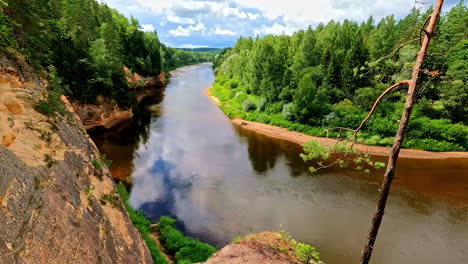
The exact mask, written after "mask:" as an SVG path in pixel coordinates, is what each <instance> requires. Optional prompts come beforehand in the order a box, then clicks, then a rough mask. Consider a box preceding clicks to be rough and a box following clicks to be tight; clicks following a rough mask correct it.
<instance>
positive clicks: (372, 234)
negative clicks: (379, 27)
mask: <svg viewBox="0 0 468 264" xmlns="http://www.w3.org/2000/svg"><path fill="white" fill-rule="evenodd" d="M443 3H444V1H443V0H438V1H437V3H436V5H435V8H434V11H433V12H432V14H431V15H430V16H429V17H428V18H427V19H426V21H425V23H424V25H423V27H422V28H421V33H422V37H420V44H421V48H420V50H419V52H418V56H417V58H416V64H415V65H414V67H413V73H412V77H411V80H406V81H401V82H398V83H396V84H394V85H392V86H391V87H389V88H388V89H387V90H385V91H384V92H383V93H382V95H381V96H380V97H379V98H378V99H377V100H376V101H375V103H374V106H373V107H372V110H371V111H370V112H369V115H368V116H367V117H366V118H365V119H364V120H363V122H362V123H361V125H360V126H359V127H358V128H357V129H355V130H353V131H354V132H356V133H357V132H358V131H359V130H361V129H362V127H363V126H364V124H365V123H366V122H367V120H369V118H370V117H371V116H372V113H373V112H374V110H375V108H376V107H377V105H378V104H379V102H380V100H381V99H382V97H383V96H385V95H386V94H387V93H389V92H390V91H391V90H393V89H395V88H396V87H398V86H400V85H408V94H407V96H406V102H405V106H404V109H403V114H402V117H401V120H400V125H399V127H398V131H397V133H396V136H395V139H394V141H393V147H392V150H391V154H390V156H389V158H388V164H387V169H386V171H385V174H384V179H383V182H382V186H381V187H380V197H379V202H378V204H377V209H376V211H375V214H374V217H373V218H372V224H371V228H370V230H369V234H368V235H367V240H366V244H365V246H364V250H363V251H362V256H361V263H362V264H367V263H369V260H370V258H371V255H372V250H373V248H374V243H375V240H376V238H377V233H378V232H379V227H380V224H381V222H382V218H383V215H384V213H385V206H386V204H387V199H388V195H389V193H390V186H391V184H392V181H393V179H394V175H395V166H396V163H397V160H398V155H399V153H400V148H401V144H402V143H403V139H404V137H405V133H406V128H407V127H408V121H409V119H410V116H411V110H412V109H413V105H414V102H415V99H416V87H417V84H418V80H419V74H420V72H421V66H422V64H423V63H424V59H425V57H426V53H427V49H428V47H429V42H430V41H431V38H432V37H433V36H434V30H435V26H436V22H437V19H438V18H439V15H440V12H441V9H442V5H443Z"/></svg>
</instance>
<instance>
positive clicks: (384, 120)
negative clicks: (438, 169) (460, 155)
mask: <svg viewBox="0 0 468 264" xmlns="http://www.w3.org/2000/svg"><path fill="white" fill-rule="evenodd" d="M431 12H432V10H427V11H424V12H423V11H421V10H420V9H412V10H411V12H410V13H409V14H408V15H407V16H406V17H405V18H403V19H401V20H399V21H398V20H396V19H395V17H394V16H393V15H391V16H387V17H385V18H383V19H382V20H380V21H378V22H376V21H374V19H373V18H372V17H370V18H369V19H368V20H367V21H365V22H363V23H357V22H354V21H350V20H344V21H343V22H336V21H330V22H329V23H327V24H326V25H325V24H320V25H318V26H317V27H316V28H312V27H309V28H308V29H307V30H300V31H298V32H296V33H294V34H293V35H292V36H286V35H280V36H273V35H268V36H265V37H263V38H259V37H257V38H255V39H253V38H251V37H247V38H239V39H238V41H237V43H236V44H235V45H234V46H233V47H232V48H230V49H226V50H225V51H224V52H223V53H222V54H221V55H220V56H218V57H217V59H216V61H215V63H214V68H215V71H216V73H217V78H216V82H215V84H214V87H213V93H214V94H215V95H217V96H218V97H220V99H221V100H222V101H223V105H222V108H223V110H224V111H225V112H227V113H228V114H229V115H231V116H238V117H241V118H244V119H247V120H253V121H259V122H264V123H270V124H273V125H280V126H283V127H287V128H289V129H291V130H297V131H300V132H306V133H308V134H311V135H316V136H325V135H326V134H327V131H326V128H331V127H348V128H356V127H357V126H358V125H359V123H360V122H361V121H362V120H363V119H364V117H365V116H366V114H367V112H368V111H369V110H370V109H371V107H372V105H373V103H374V101H375V99H376V98H377V97H378V96H379V95H380V94H381V93H382V92H383V91H384V90H385V89H386V88H388V87H389V86H390V85H391V84H393V83H396V82H398V81H401V80H406V79H409V77H410V75H411V70H412V67H413V65H414V61H415V57H416V55H417V51H418V50H419V45H420V44H419V35H420V34H421V32H420V28H421V27H422V26H423V24H424V21H425V19H426V18H427V17H428V15H429V14H430V13H431ZM467 27H468V8H467V7H466V5H465V4H464V2H463V1H461V2H460V3H458V4H457V5H456V6H455V7H453V8H452V9H451V10H450V11H448V12H446V13H444V14H443V15H442V17H441V19H440V20H439V22H438V25H437V34H436V35H435V36H434V39H433V42H432V44H431V47H430V49H429V52H428V57H427V59H426V61H425V63H424V65H423V68H422V69H423V72H422V73H421V74H422V76H421V81H420V83H419V89H418V104H417V105H416V107H415V109H414V112H413V117H412V120H411V121H410V125H409V131H408V134H407V138H406V140H405V143H404V146H405V147H408V148H420V149H426V150H435V151H448V150H458V151H465V150H467V149H468V127H467V125H468V118H467V116H468V31H467V30H466V29H467ZM402 44H405V45H402ZM405 95H406V89H403V88H400V89H398V90H396V91H394V92H392V93H391V94H389V95H387V97H385V99H384V101H383V102H382V103H381V104H380V105H379V106H378V108H377V110H376V112H375V113H374V115H373V117H372V118H371V120H369V122H368V123H367V124H366V126H365V128H364V130H363V132H362V133H361V134H362V137H361V138H362V139H363V140H364V143H367V144H371V145H383V146H389V145H391V143H392V142H393V136H394V133H395V131H396V129H397V127H398V120H399V118H400V117H401V111H402V108H403V105H404V98H405ZM330 133H332V132H330ZM332 134H333V133H332Z"/></svg>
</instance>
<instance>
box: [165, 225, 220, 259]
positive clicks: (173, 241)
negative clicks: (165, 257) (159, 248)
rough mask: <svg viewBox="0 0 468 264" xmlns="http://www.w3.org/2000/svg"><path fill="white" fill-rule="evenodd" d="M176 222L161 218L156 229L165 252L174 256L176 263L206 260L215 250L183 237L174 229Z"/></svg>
mask: <svg viewBox="0 0 468 264" xmlns="http://www.w3.org/2000/svg"><path fill="white" fill-rule="evenodd" d="M175 223H176V221H175V220H174V219H171V218H170V217H167V216H163V217H161V218H160V219H159V222H158V227H157V229H158V230H159V235H160V239H161V242H162V243H163V244H164V247H165V248H166V250H167V252H168V253H170V254H175V261H176V263H196V262H203V261H205V260H207V259H208V258H209V257H210V256H211V255H212V254H213V253H214V252H215V251H216V249H215V248H214V247H213V246H210V245H208V244H205V243H202V242H200V241H198V240H196V239H193V238H190V237H187V236H185V235H184V234H183V233H182V232H181V231H179V230H177V229H176V228H175Z"/></svg>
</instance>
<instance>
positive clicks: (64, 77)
mask: <svg viewBox="0 0 468 264" xmlns="http://www.w3.org/2000/svg"><path fill="white" fill-rule="evenodd" d="M0 8H1V10H2V12H0V49H1V50H2V51H3V52H4V53H6V54H7V55H9V56H12V57H14V56H15V55H16V54H18V53H19V54H22V55H23V56H25V57H26V59H27V60H28V62H29V63H30V64H31V65H33V66H34V67H35V68H36V70H37V72H38V73H39V74H43V72H44V69H48V72H49V73H50V72H54V73H56V76H54V77H55V79H54V81H56V82H58V83H60V86H61V87H62V90H63V91H61V92H65V93H67V94H68V95H70V96H72V97H73V98H75V99H78V100H80V101H82V102H84V103H89V102H92V101H93V100H94V99H95V98H96V96H97V95H105V96H108V97H111V98H114V99H117V101H118V102H119V104H121V105H131V104H132V100H133V99H132V96H131V94H130V92H129V91H128V89H127V88H128V84H127V82H126V79H125V73H124V70H123V69H124V66H127V67H129V68H130V69H131V70H132V72H136V73H138V74H140V75H142V76H155V75H157V74H158V73H159V72H161V71H167V70H171V69H174V68H177V67H180V66H183V65H189V64H194V63H199V62H205V61H210V60H212V58H213V54H210V53H205V52H190V51H183V50H180V49H175V48H169V47H166V46H165V45H164V44H162V43H161V42H160V40H159V38H158V35H157V33H156V32H143V31H142V30H141V28H140V24H139V23H138V21H137V20H136V19H135V18H133V17H130V18H127V17H125V16H123V15H122V14H120V13H118V12H117V11H116V10H114V9H111V8H109V7H108V6H107V5H105V4H100V3H98V2H97V1H96V0H48V1H43V0H0Z"/></svg>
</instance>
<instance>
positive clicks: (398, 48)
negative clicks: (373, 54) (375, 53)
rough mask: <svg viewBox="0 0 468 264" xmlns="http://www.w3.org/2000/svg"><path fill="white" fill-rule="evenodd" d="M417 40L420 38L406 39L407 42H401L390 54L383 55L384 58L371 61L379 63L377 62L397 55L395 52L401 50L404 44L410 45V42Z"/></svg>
mask: <svg viewBox="0 0 468 264" xmlns="http://www.w3.org/2000/svg"><path fill="white" fill-rule="evenodd" d="M416 40H419V38H415V39H411V40H408V41H406V42H404V43H401V44H400V45H398V47H396V49H394V50H393V51H392V52H391V53H390V54H388V55H385V56H383V57H382V58H380V59H378V60H376V61H373V62H371V63H372V64H377V63H379V62H381V61H382V60H386V59H389V58H391V57H393V56H395V54H396V53H397V51H399V50H400V49H401V48H403V47H404V46H406V45H408V44H410V43H412V42H415V41H416Z"/></svg>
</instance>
